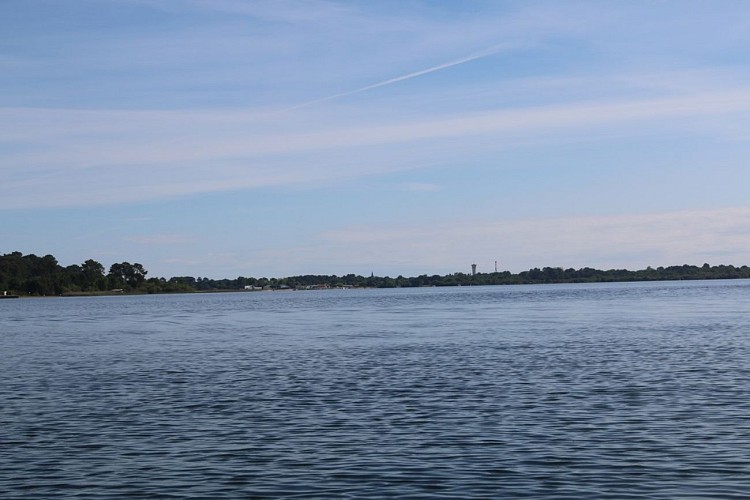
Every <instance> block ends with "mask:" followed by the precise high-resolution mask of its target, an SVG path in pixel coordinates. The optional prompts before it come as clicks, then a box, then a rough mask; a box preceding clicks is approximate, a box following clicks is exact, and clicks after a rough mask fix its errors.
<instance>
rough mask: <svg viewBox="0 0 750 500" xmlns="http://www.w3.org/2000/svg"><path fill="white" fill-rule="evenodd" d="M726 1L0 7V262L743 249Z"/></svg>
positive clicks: (735, 68)
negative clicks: (5, 257) (35, 257)
mask: <svg viewBox="0 0 750 500" xmlns="http://www.w3.org/2000/svg"><path fill="white" fill-rule="evenodd" d="M749 63H750V5H748V3H747V2H745V1H736V2H733V1H718V2H717V1H690V0H679V1H669V0H666V1H657V0H652V1H628V2H622V1H612V2H608V1H581V2H576V1H566V2H559V1H551V2H545V1H534V2H529V1H493V2H489V1H486V2H485V1H471V2H469V1H467V2H458V1H433V2H427V1H409V0H403V1H378V2H370V1H347V2H335V1H316V0H309V1H285V0H278V1H244V0H179V1H178V0H68V1H65V2H61V1H58V0H47V1H44V0H3V1H0V158H1V159H2V160H1V161H0V252H2V253H7V252H11V251H21V252H24V253H36V254H39V255H44V254H47V253H51V254H53V255H55V256H56V257H57V258H58V260H59V261H60V263H61V264H63V265H69V264H78V263H81V262H83V261H84V260H86V259H89V258H93V259H95V260H98V261H100V262H102V263H103V264H104V265H105V266H106V267H108V266H109V265H111V264H112V263H114V262H122V261H130V262H140V263H142V264H143V265H144V266H145V267H146V269H148V270H149V275H150V276H165V277H170V276H184V275H190V276H196V277H198V276H207V277H211V278H222V277H227V278H233V277H237V276H255V277H261V276H267V277H271V276H275V277H283V276H291V275H297V274H347V273H355V274H362V275H369V274H370V273H371V272H374V273H375V274H376V275H381V276H384V275H390V276H396V275H399V274H403V275H406V276H414V275H419V274H446V273H452V272H456V271H462V272H468V271H469V270H470V264H471V263H477V264H478V270H479V271H491V270H492V269H493V267H494V262H495V261H496V260H497V261H498V267H499V268H501V269H504V270H505V269H507V270H511V271H514V272H517V271H521V270H525V269H529V268H531V267H544V266H561V267H565V268H567V267H574V268H579V267H583V266H591V267H597V268H604V269H609V268H629V269H640V268H645V267H646V266H654V267H656V266H667V265H674V264H696V265H701V264H703V263H704V262H708V263H710V264H722V263H723V264H735V265H743V264H748V263H750V201H749V200H748V198H749V197H748V187H750V169H749V168H748V165H747V163H748V158H750V64H749Z"/></svg>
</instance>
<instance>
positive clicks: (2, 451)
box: [0, 281, 750, 498]
mask: <svg viewBox="0 0 750 500" xmlns="http://www.w3.org/2000/svg"><path fill="white" fill-rule="evenodd" d="M0 348H1V349H0V377H1V381H2V386H1V387H0V391H1V392H0V403H2V405H1V406H0V497H2V498H26V497H34V498H38V497H56V498H58V497H68V496H69V497H76V498H108V497H110V498H122V497H141V498H145V497H149V498H151V497H154V498H170V497H175V498H185V497H196V498H198V497H200V498H221V497H226V498H236V497H238V496H239V497H243V496H244V497H287V498H295V497H299V498H309V497H321V498H331V497H339V498H361V497H409V498H467V497H474V498H497V497H514V498H515V497H533V498H540V497H544V498H746V497H747V495H748V494H749V493H750V385H749V384H748V382H747V381H748V378H749V377H750V363H749V361H750V282H747V281H717V282H685V283H682V282H681V283H645V284H643V283H640V284H595V285H549V286H514V287H476V288H473V287H472V288H467V287H464V288H453V289H435V288H431V289H410V290H348V291H320V292H274V293H237V294H210V295H203V294H194V295H173V296H141V297H101V298H65V299H33V300H32V299H28V300H26V299H24V300H13V301H0Z"/></svg>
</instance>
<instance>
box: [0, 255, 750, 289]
mask: <svg viewBox="0 0 750 500" xmlns="http://www.w3.org/2000/svg"><path fill="white" fill-rule="evenodd" d="M147 275H148V271H147V270H146V269H145V268H144V267H143V265H142V264H139V263H137V262H136V263H132V264H131V263H129V262H118V263H115V264H112V265H111V266H110V267H109V270H108V271H107V272H105V268H104V266H103V265H102V264H101V263H99V262H97V261H95V260H93V259H89V260H86V261H85V262H83V263H81V264H74V265H69V266H65V267H63V266H61V265H60V264H59V263H58V261H57V259H56V258H55V257H53V256H52V255H45V256H43V257H38V256H36V255H34V254H29V255H23V254H22V253H21V252H12V253H8V254H5V255H2V256H0V291H7V292H9V293H13V294H19V295H36V296H43V295H76V294H102V293H179V292H197V291H203V292H208V291H225V290H243V289H246V288H249V289H254V290H257V289H264V290H288V289H296V290H299V289H311V288H340V287H359V288H398V287H402V288H406V287H426V286H478V285H517V284H541V283H594V282H614V281H667V280H705V279H738V278H744V279H747V278H750V268H748V266H741V267H736V266H732V265H718V266H710V265H709V264H703V265H702V266H692V265H687V264H686V265H682V266H669V267H657V268H652V267H647V268H646V269H642V270H638V271H629V270H627V269H610V270H606V271H603V270H599V269H592V268H589V267H584V268H581V269H572V268H570V269H563V268H560V267H544V268H542V269H539V268H533V269H529V270H528V271H523V272H520V273H511V272H509V271H502V272H493V273H477V274H467V273H452V274H447V275H444V276H440V275H432V276H428V275H426V274H423V275H420V276H416V277H404V276H397V277H395V278H392V277H389V276H384V277H381V276H375V275H370V276H367V277H365V276H360V275H355V274H347V275H344V276H336V275H302V276H290V277H287V278H265V277H264V278H251V277H243V276H240V277H238V278H235V279H219V280H215V279H209V278H201V277H198V278H195V277H192V276H176V277H172V278H169V279H167V278H159V277H151V278H147V277H146V276H147Z"/></svg>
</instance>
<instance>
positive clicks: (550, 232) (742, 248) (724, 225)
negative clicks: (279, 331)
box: [306, 207, 750, 272]
mask: <svg viewBox="0 0 750 500" xmlns="http://www.w3.org/2000/svg"><path fill="white" fill-rule="evenodd" d="M748 229H750V208H747V207H738V208H732V209H721V210H702V211H696V210H685V211H678V212H659V213H648V214H626V215H617V216H585V217H561V218H534V219H517V220H496V221H488V220H483V221H480V220H473V221H467V220H460V221H459V220H456V221H451V222H442V223H436V224H420V225H419V226H403V225H401V226H397V227H387V228H386V227H364V228H362V227H357V228H349V229H341V230H337V231H329V232H326V233H325V234H323V235H322V237H323V241H326V242H328V243H329V244H330V247H328V246H325V248H328V250H329V251H330V252H333V255H331V256H329V259H330V260H331V261H335V260H336V259H342V264H341V265H342V267H346V266H352V267H355V266H359V267H374V268H376V269H383V271H382V272H387V271H388V266H391V269H396V272H400V271H402V270H404V269H423V270H425V272H452V271H462V270H465V268H467V267H468V264H469V263H472V262H477V263H479V264H480V266H479V267H480V270H482V271H484V272H487V271H489V270H490V269H491V267H490V266H491V265H492V264H493V263H494V261H495V260H498V261H499V262H500V263H501V265H502V266H501V267H502V269H509V270H513V271H522V270H524V269H529V268H530V267H536V266H540V267H542V266H553V267H555V266H560V267H564V268H568V267H573V268H579V267H583V266H595V267H599V268H604V269H609V268H613V267H629V268H631V269H635V268H645V267H646V266H649V265H650V266H660V265H673V264H683V263H687V264H702V263H703V262H709V263H711V264H720V263H727V262H730V263H731V262H744V261H745V260H746V259H745V255H746V253H747V249H748V248H750V234H749V233H748ZM446 235H450V238H447V237H446ZM551 250H552V251H551ZM306 251H307V252H310V251H311V250H310V249H309V248H308V249H306ZM352 256H356V257H354V258H353V257H352ZM382 256H388V263H387V264H388V265H386V264H385V261H384V260H383V259H382ZM449 263H450V264H449ZM390 272H394V271H392V270H391V271H390Z"/></svg>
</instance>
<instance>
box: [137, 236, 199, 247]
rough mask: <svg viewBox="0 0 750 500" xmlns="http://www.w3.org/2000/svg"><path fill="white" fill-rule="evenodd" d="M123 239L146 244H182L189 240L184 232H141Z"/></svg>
mask: <svg viewBox="0 0 750 500" xmlns="http://www.w3.org/2000/svg"><path fill="white" fill-rule="evenodd" d="M124 239H125V241H129V242H131V243H137V244H139V245H148V246H172V245H183V244H185V243H188V242H190V240H191V238H190V237H188V236H186V235H184V234H143V235H132V236H127V237H125V238H124Z"/></svg>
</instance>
